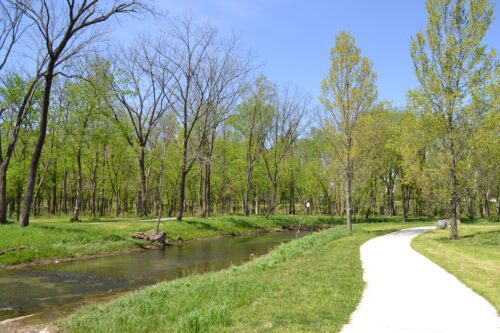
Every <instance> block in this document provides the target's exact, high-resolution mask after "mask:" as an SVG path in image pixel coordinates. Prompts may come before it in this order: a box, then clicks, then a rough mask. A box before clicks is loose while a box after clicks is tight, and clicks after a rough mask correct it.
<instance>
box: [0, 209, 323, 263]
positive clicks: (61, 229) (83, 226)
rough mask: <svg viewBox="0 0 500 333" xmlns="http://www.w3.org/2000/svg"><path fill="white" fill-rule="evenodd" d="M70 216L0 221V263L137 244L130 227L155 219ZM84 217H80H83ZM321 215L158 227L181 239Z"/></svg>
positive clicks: (305, 221) (318, 220) (145, 227)
mask: <svg viewBox="0 0 500 333" xmlns="http://www.w3.org/2000/svg"><path fill="white" fill-rule="evenodd" d="M68 220H69V218H54V219H42V220H34V221H33V222H32V223H31V225H30V226H29V227H27V228H20V227H19V226H18V225H16V224H13V223H9V224H6V225H0V235H1V237H0V253H1V252H3V251H5V250H9V249H15V248H19V249H18V250H14V251H8V252H5V253H3V254H0V265H4V266H7V265H16V264H23V263H30V262H40V261H44V260H56V259H68V258H79V257H82V256H89V255H96V254H104V253H112V252H118V251H123V250H130V249H134V248H140V247H141V246H143V245H144V242H142V241H138V240H133V239H131V238H130V234H131V233H132V232H135V231H150V230H155V229H156V223H155V222H142V221H139V220H137V219H136V220H131V219H130V220H122V221H113V220H107V221H101V222H78V223H71V222H68ZM84 221H85V220H84ZM330 222H331V220H330V219H329V218H326V217H313V216H307V217H298V216H293V217H290V216H276V217H270V218H268V219H265V218H263V217H240V216H235V217H214V218H209V219H201V218H199V219H197V218H187V219H185V221H182V222H178V221H163V222H162V223H161V230H163V231H165V232H166V233H167V235H168V237H169V238H170V239H175V238H176V237H177V236H180V237H182V238H183V239H184V240H191V239H196V238H208V237H215V236H228V235H238V234H244V233H252V232H256V231H257V230H259V229H273V228H280V227H282V226H289V225H297V224H301V225H312V224H319V225H325V224H329V223H330Z"/></svg>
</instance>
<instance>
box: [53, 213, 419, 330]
mask: <svg viewBox="0 0 500 333" xmlns="http://www.w3.org/2000/svg"><path fill="white" fill-rule="evenodd" d="M410 226H416V225H408V224H395V223H384V224H359V225H355V226H354V233H353V235H352V236H349V234H348V233H347V231H346V228H345V227H344V226H338V227H335V228H332V229H328V230H325V231H322V232H318V233H314V234H312V235H309V236H306V237H304V238H302V239H299V240H296V241H293V242H290V243H287V244H284V245H281V246H279V247H278V248H276V249H275V250H274V251H272V252H270V253H269V254H267V255H265V256H263V257H260V258H257V259H254V260H253V261H251V262H249V263H247V264H245V265H243V266H239V267H233V268H230V269H227V270H224V271H220V272H216V273H209V274H205V275H194V276H190V277H187V278H182V279H178V280H174V281H170V282H162V283H159V284H156V285H154V286H151V287H147V288H144V289H142V290H139V291H136V292H132V293H130V294H128V295H126V296H123V297H121V298H118V299H116V300H114V301H112V302H110V303H106V304H100V305H92V306H88V307H84V308H82V309H80V310H79V311H77V312H76V313H75V314H73V315H71V316H70V317H68V318H66V319H63V320H62V321H60V322H59V323H58V326H59V327H61V328H63V329H64V331H68V332H165V331H168V332H242V331H244V332H263V331H275V332H306V331H307V332H338V331H340V329H341V328H342V326H343V325H344V324H345V323H346V322H347V321H348V320H349V316H350V314H351V313H352V312H353V311H354V309H355V308H356V306H357V304H358V302H359V300H360V298H361V294H362V292H363V287H364V283H363V280H362V267H361V262H360V256H359V247H360V245H361V244H363V243H364V242H365V241H366V240H368V239H370V238H372V237H376V236H378V235H382V234H385V233H388V232H391V231H395V230H399V229H401V228H405V227H410Z"/></svg>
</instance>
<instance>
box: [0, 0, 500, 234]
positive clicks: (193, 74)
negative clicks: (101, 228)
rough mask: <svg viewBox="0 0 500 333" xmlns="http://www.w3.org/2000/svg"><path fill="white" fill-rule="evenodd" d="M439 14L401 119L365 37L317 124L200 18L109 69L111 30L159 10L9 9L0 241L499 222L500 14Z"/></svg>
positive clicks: (115, 53)
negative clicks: (240, 225)
mask: <svg viewBox="0 0 500 333" xmlns="http://www.w3.org/2000/svg"><path fill="white" fill-rule="evenodd" d="M426 8H427V11H428V22H427V27H426V29H425V30H424V31H422V32H420V33H417V34H416V36H415V37H414V38H413V39H412V40H411V43H410V51H411V57H412V59H413V63H414V67H415V73H416V77H417V80H418V83H419V85H418V87H417V88H415V89H413V90H411V91H409V92H408V99H407V101H408V102H407V105H406V106H404V107H399V108H397V107H395V106H393V105H392V104H391V103H390V102H388V101H380V100H378V96H377V86H376V73H375V72H374V69H373V63H372V62H371V60H370V59H369V58H368V57H366V56H364V55H363V54H362V51H361V50H360V49H359V47H357V46H356V43H355V39H354V37H353V36H351V35H350V34H349V33H348V32H341V33H340V34H338V35H337V37H336V40H335V44H334V46H333V47H332V49H331V51H330V61H331V66H330V68H329V71H328V72H327V73H325V79H324V80H323V81H322V82H321V88H322V89H321V96H320V99H319V102H320V105H319V106H318V105H316V104H317V103H314V102H313V100H312V99H311V97H310V96H308V95H307V94H305V93H304V92H301V91H300V90H298V89H296V88H293V87H291V86H278V85H276V84H274V83H272V82H271V81H270V80H269V79H267V78H266V77H265V76H264V75H262V74H260V73H258V71H257V70H256V69H255V68H254V66H253V65H252V61H251V59H250V57H249V56H245V55H244V54H242V52H241V50H240V45H238V42H237V39H234V38H225V37H224V36H221V35H220V34H219V33H218V32H217V30H216V29H215V28H214V27H213V26H210V25H206V24H198V23H197V22H196V21H195V20H194V19H193V18H192V17H189V16H185V17H181V18H176V19H170V20H161V27H160V28H161V31H162V33H161V34H159V36H158V37H155V38H152V37H149V36H139V37H137V38H136V39H135V40H133V42H131V43H130V44H129V45H109V46H107V47H106V48H107V49H108V50H107V51H106V52H105V51H103V50H99V48H97V47H95V46H96V45H97V44H98V42H99V41H100V40H101V37H102V34H103V32H104V30H99V27H101V26H102V27H107V26H106V25H105V23H106V21H107V20H108V19H109V18H111V17H114V16H123V17H126V14H131V13H137V14H140V15H152V14H151V13H152V12H153V9H152V8H150V7H149V6H148V5H147V4H146V3H144V2H141V1H109V2H97V1H85V0H80V1H64V2H63V1H21V0H18V1H14V0H3V1H1V5H0V10H1V13H2V17H5V18H6V19H4V20H2V21H1V25H0V48H1V49H0V57H1V58H0V66H1V67H0V76H1V88H0V105H1V126H0V130H1V151H0V163H1V164H0V223H6V221H7V218H8V217H10V218H13V219H17V220H19V221H20V224H21V225H22V226H27V225H28V224H29V217H30V216H33V215H42V214H49V215H56V214H68V215H71V220H72V221H78V220H79V219H80V215H81V214H88V215H91V216H93V217H99V216H144V217H146V216H162V215H163V216H176V217H177V219H179V220H182V218H183V216H184V215H185V214H189V215H197V216H203V217H208V216H210V215H213V214H245V215H250V214H262V215H266V216H267V215H270V214H274V213H287V214H296V213H305V212H307V213H310V214H330V215H338V216H343V217H345V218H346V219H347V223H348V226H349V228H350V226H351V224H352V219H353V218H357V219H368V218H370V217H371V216H375V215H388V216H395V215H402V217H403V220H406V219H407V218H408V216H410V215H412V216H449V217H450V218H451V221H452V223H451V225H452V228H451V229H452V231H451V237H452V238H456V237H458V232H457V229H456V221H457V220H458V219H459V217H460V216H461V215H468V216H469V217H471V218H475V217H477V216H481V217H487V218H488V219H492V218H493V217H494V216H495V215H496V216H497V218H498V216H499V214H500V211H499V205H498V204H497V205H494V202H495V201H496V202H497V203H498V200H499V199H500V198H499V196H500V182H499V179H500V177H499V173H498V168H496V164H498V161H499V160H500V159H499V154H500V151H499V147H500V142H499V141H500V139H499V137H498V132H499V126H500V115H499V112H498V111H499V110H498V106H499V103H498V101H499V100H498V96H499V95H500V94H499V91H498V77H499V66H498V57H497V56H496V53H495V51H494V50H492V49H489V48H487V46H486V45H484V43H483V38H484V36H485V34H486V31H487V30H488V27H489V25H490V23H491V20H492V16H493V6H492V5H491V4H490V3H489V2H488V1H486V0H471V1H468V2H466V1H464V0H454V1H445V0H428V1H427V3H426ZM28 44H29V45H30V46H31V48H34V49H31V50H29V52H28V51H27V45H28ZM21 51H24V53H26V52H28V53H29V55H28V56H24V55H22V54H23V52H21ZM19 61H23V62H24V63H26V64H28V65H26V66H24V67H23V68H22V69H21V68H20V67H19V66H15V63H18V62H19ZM27 68H28V69H27ZM307 207H309V208H307ZM495 209H496V211H494V210H495Z"/></svg>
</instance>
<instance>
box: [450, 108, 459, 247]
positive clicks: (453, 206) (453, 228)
mask: <svg viewBox="0 0 500 333" xmlns="http://www.w3.org/2000/svg"><path fill="white" fill-rule="evenodd" d="M449 122H450V127H451V122H452V120H451V116H450V120H449ZM450 152H451V168H450V181H451V198H450V217H451V219H450V239H453V240H456V239H458V227H457V176H456V157H455V147H454V145H453V139H452V140H451V143H450Z"/></svg>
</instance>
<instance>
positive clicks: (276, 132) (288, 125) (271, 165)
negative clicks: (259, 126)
mask: <svg viewBox="0 0 500 333" xmlns="http://www.w3.org/2000/svg"><path fill="white" fill-rule="evenodd" d="M309 103H310V99H309V98H307V97H306V96H303V94H300V93H299V92H298V91H295V92H291V89H290V88H288V87H286V88H284V89H283V90H282V91H281V92H278V93H277V94H276V96H275V99H274V107H273V109H272V110H271V112H270V114H267V115H266V114H264V113H260V117H261V122H262V123H263V126H264V135H263V140H262V142H261V144H262V157H263V159H264V165H265V167H266V174H267V177H268V179H269V181H270V182H271V186H272V188H271V197H270V199H269V206H268V210H267V213H266V216H269V215H270V214H273V213H274V211H275V208H276V206H277V203H276V199H277V198H276V197H277V190H278V181H279V176H280V171H281V169H282V167H283V164H284V161H285V159H286V157H288V156H289V154H290V152H291V149H292V148H293V145H294V144H295V142H296V141H297V139H298V137H299V135H300V132H301V125H302V123H303V119H304V115H305V114H306V112H307V111H308V108H309ZM266 117H267V119H266Z"/></svg>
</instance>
